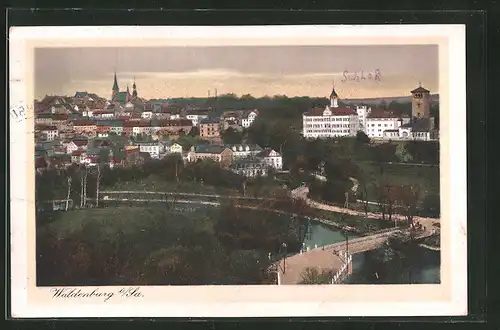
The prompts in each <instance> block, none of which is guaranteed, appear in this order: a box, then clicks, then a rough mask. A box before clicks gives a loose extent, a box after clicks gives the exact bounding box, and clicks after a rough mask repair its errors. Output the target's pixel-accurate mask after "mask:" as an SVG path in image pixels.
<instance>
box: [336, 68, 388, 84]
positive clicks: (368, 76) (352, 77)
mask: <svg viewBox="0 0 500 330" xmlns="http://www.w3.org/2000/svg"><path fill="white" fill-rule="evenodd" d="M342 75H343V77H342V80H341V82H347V81H355V82H361V81H362V80H373V81H380V78H381V73H380V70H379V69H376V70H374V71H369V72H366V73H365V72H364V71H363V70H361V72H360V73H358V72H354V73H353V72H349V71H348V70H345V71H344V72H343V74H342Z"/></svg>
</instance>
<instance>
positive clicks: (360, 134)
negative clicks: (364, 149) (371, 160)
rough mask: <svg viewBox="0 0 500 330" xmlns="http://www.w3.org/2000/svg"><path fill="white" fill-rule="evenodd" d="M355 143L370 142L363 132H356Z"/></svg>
mask: <svg viewBox="0 0 500 330" xmlns="http://www.w3.org/2000/svg"><path fill="white" fill-rule="evenodd" d="M356 141H357V142H359V143H363V144H367V143H370V141H371V140H370V138H369V137H368V135H366V133H365V132H363V131H358V132H357V133H356Z"/></svg>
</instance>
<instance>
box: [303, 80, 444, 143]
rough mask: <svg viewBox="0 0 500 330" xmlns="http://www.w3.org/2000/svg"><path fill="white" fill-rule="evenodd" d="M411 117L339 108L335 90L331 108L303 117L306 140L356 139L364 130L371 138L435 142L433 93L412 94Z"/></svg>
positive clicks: (421, 90) (366, 108) (361, 108)
mask: <svg viewBox="0 0 500 330" xmlns="http://www.w3.org/2000/svg"><path fill="white" fill-rule="evenodd" d="M411 94H412V118H410V117H409V116H398V115H396V114H394V113H393V112H391V111H387V110H383V109H373V110H372V108H371V107H369V106H366V105H359V106H356V107H355V109H354V108H349V107H339V105H338V99H339V97H338V95H337V93H336V92H335V89H333V91H332V93H331V94H330V105H329V106H327V107H326V108H325V109H322V108H314V109H312V110H310V111H309V112H307V113H305V114H304V115H303V135H304V137H305V138H313V139H314V138H332V137H341V136H355V135H356V134H357V132H358V131H363V132H365V133H366V135H368V137H370V138H373V139H385V140H390V139H391V140H395V139H399V140H435V139H437V138H438V129H437V128H436V127H434V118H432V117H430V116H429V103H430V101H429V100H430V91H428V90H427V89H425V88H423V87H422V86H420V87H418V88H416V89H414V90H412V91H411Z"/></svg>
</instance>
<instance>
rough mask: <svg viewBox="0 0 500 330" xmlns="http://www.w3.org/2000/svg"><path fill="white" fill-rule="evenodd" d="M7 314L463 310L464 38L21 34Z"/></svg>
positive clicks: (427, 28)
mask: <svg viewBox="0 0 500 330" xmlns="http://www.w3.org/2000/svg"><path fill="white" fill-rule="evenodd" d="M9 48H10V56H9V57H10V60H9V68H10V77H9V79H10V108H9V115H10V147H11V153H10V159H11V161H10V180H11V191H10V195H11V196H10V208H11V218H10V227H11V256H12V258H11V260H12V262H11V269H12V272H11V289H12V290H11V292H12V294H11V303H12V305H11V306H12V316H13V317H14V318H40V317H44V318H46V317H293V316H300V317H304V316H316V317H320V316H437V315H445V316H452V315H466V314H467V244H466V242H467V232H466V227H467V226H466V214H467V209H466V208H467V206H466V205H467V199H466V198H467V191H466V187H467V182H466V134H467V130H466V119H465V118H466V110H465V109H466V93H465V27H464V26H461V25H411V26H410V25H383V26H382V25H381V26H378V25H373V26H369V25H359V26H344V25H337V26H233V27H217V26H206V27H192V26H175V27H172V26H170V27H161V26H157V27H152V26H150V27H128V26H120V27H118V26H114V27H113V26H108V27H11V28H10V31H9Z"/></svg>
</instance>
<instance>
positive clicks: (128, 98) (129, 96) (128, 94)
mask: <svg viewBox="0 0 500 330" xmlns="http://www.w3.org/2000/svg"><path fill="white" fill-rule="evenodd" d="M131 100H132V96H131V95H130V89H129V88H128V85H127V102H130V101H131Z"/></svg>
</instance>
